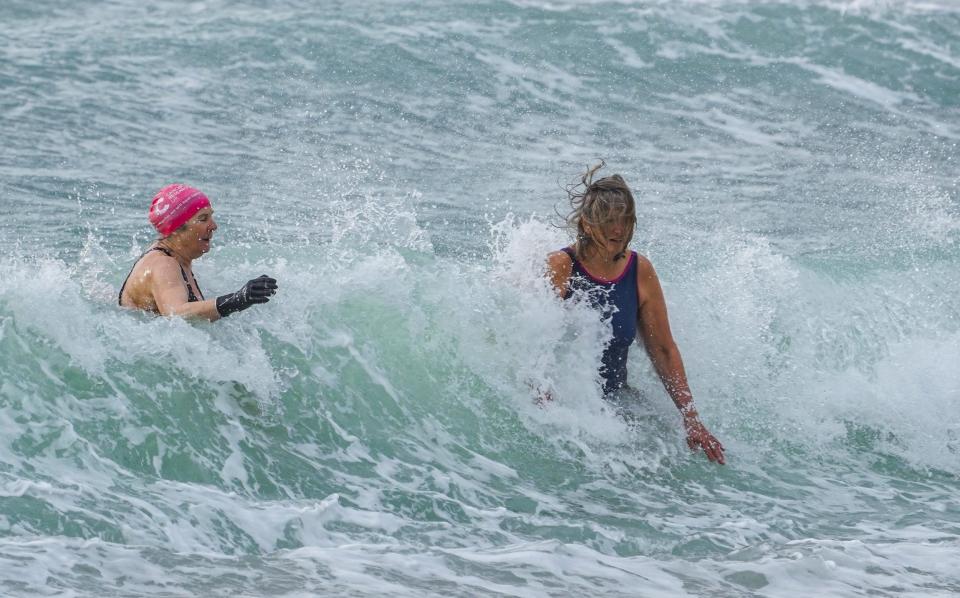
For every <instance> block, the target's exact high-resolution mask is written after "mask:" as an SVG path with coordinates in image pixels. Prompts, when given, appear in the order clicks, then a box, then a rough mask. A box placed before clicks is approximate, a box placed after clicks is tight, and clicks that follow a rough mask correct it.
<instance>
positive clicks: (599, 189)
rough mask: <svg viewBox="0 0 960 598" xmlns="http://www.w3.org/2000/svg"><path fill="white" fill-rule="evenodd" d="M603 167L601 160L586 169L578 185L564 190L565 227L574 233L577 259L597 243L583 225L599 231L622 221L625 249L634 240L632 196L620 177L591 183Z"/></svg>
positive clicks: (633, 203) (635, 218) (634, 204)
mask: <svg viewBox="0 0 960 598" xmlns="http://www.w3.org/2000/svg"><path fill="white" fill-rule="evenodd" d="M604 166H606V163H605V162H604V161H603V160H601V161H600V163H599V164H597V165H596V166H593V167H591V168H589V169H588V170H587V172H585V173H584V174H583V176H581V177H580V181H579V182H576V183H573V184H571V185H569V186H568V187H567V188H566V191H567V195H568V196H569V199H570V212H569V214H567V225H568V226H569V227H570V228H571V229H573V230H576V231H577V240H576V243H575V244H574V250H575V251H576V254H577V255H578V256H580V255H583V252H584V251H585V250H586V249H588V248H589V247H590V246H591V245H594V244H596V240H594V239H593V237H591V236H590V235H589V234H588V233H587V231H586V228H585V226H584V225H586V226H589V227H591V228H592V229H594V230H597V229H601V230H602V229H603V228H604V227H605V226H608V225H609V224H610V223H612V222H618V221H622V222H625V223H626V225H627V227H628V230H627V235H626V238H625V239H624V240H625V241H626V242H625V243H624V247H627V246H629V245H630V241H631V240H632V239H633V231H634V229H635V228H636V224H637V211H636V202H635V201H634V199H633V193H632V192H631V191H630V187H628V186H627V183H626V181H624V180H623V177H621V176H620V175H619V174H614V175H611V176H607V177H603V178H600V179H596V180H594V178H593V177H594V175H595V174H596V173H597V171H599V170H600V169H601V168H603V167H604ZM622 255H623V253H622V252H621V253H620V254H618V255H617V256H616V257H615V258H614V259H619V258H620V256H622Z"/></svg>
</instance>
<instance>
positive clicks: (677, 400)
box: [637, 255, 724, 464]
mask: <svg viewBox="0 0 960 598" xmlns="http://www.w3.org/2000/svg"><path fill="white" fill-rule="evenodd" d="M637 297H638V300H639V304H640V313H639V330H640V335H641V338H642V339H643V344H644V348H646V350H647V355H649V356H650V360H651V361H652V362H653V367H654V369H655V370H656V371H657V375H658V376H659V377H660V380H661V381H662V382H663V386H664V388H665V389H666V390H667V393H668V394H669V395H670V398H671V399H672V400H673V403H674V404H675V405H676V406H677V409H679V410H680V413H681V415H682V416H683V427H684V429H685V430H686V433H687V444H689V445H690V448H692V449H696V448H698V447H700V448H702V449H703V451H704V452H705V453H706V454H707V458H708V459H710V460H711V461H716V462H717V463H720V464H723V463H724V456H723V445H722V444H720V441H719V440H717V439H716V438H714V436H713V435H712V434H711V433H710V432H709V431H708V430H707V428H706V427H705V426H704V425H703V423H702V422H701V421H700V417H699V414H698V413H697V409H696V407H695V406H694V404H693V395H692V394H691V393H690V386H689V384H688V383H687V374H686V372H685V371H684V369H683V358H682V357H680V350H679V349H677V344H676V343H675V342H674V340H673V335H672V334H671V333H670V321H669V319H668V317H667V304H666V301H665V300H664V298H663V289H662V288H661V287H660V280H659V279H658V278H657V273H656V271H655V270H654V269H653V264H651V263H650V260H648V259H647V258H645V257H641V256H639V255H638V256H637Z"/></svg>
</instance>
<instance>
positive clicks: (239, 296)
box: [217, 274, 277, 318]
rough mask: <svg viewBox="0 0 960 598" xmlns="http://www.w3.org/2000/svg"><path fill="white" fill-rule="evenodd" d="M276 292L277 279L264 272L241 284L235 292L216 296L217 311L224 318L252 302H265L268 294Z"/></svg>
mask: <svg viewBox="0 0 960 598" xmlns="http://www.w3.org/2000/svg"><path fill="white" fill-rule="evenodd" d="M276 292H277V280H276V279H275V278H270V277H269V276H267V275H266V274H264V275H263V276H261V277H260V278H254V279H253V280H251V281H250V282H248V283H247V284H245V285H243V288H241V289H240V290H239V291H237V292H236V293H230V294H228V295H220V296H219V297H217V312H219V313H220V317H221V318H225V317H227V316H229V315H230V314H232V313H233V312H235V311H243V310H245V309H247V308H248V307H250V306H251V305H253V304H254V303H266V302H267V301H270V296H271V295H273V294H274V293H276Z"/></svg>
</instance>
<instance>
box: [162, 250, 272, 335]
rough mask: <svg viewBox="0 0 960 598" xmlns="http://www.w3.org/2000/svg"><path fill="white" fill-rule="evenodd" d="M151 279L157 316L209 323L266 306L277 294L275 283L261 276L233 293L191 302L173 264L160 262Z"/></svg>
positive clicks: (169, 261) (181, 277) (165, 261)
mask: <svg viewBox="0 0 960 598" xmlns="http://www.w3.org/2000/svg"><path fill="white" fill-rule="evenodd" d="M151 279H152V283H153V297H154V301H155V302H156V304H157V311H159V312H160V314H161V315H164V316H180V317H182V318H205V319H207V320H210V321H211V322H212V321H214V320H219V319H220V318H222V317H226V316H229V315H230V314H232V313H234V312H238V311H243V310H245V309H247V308H248V307H250V306H252V305H256V304H258V303H266V302H267V301H269V300H270V297H272V296H273V295H274V293H276V292H277V281H276V280H275V279H273V278H270V277H269V276H267V275H266V274H264V275H262V276H260V277H258V278H254V279H252V280H250V281H248V282H247V284H245V285H243V286H242V287H241V288H240V290H239V291H237V292H235V293H228V294H226V295H221V296H219V297H217V298H216V299H206V300H204V301H193V302H191V301H189V298H188V293H187V288H186V287H185V286H184V282H183V276H182V274H181V273H180V267H179V266H178V265H177V263H176V262H175V261H173V260H160V263H159V264H158V267H157V268H155V269H154V271H153V273H152V277H151Z"/></svg>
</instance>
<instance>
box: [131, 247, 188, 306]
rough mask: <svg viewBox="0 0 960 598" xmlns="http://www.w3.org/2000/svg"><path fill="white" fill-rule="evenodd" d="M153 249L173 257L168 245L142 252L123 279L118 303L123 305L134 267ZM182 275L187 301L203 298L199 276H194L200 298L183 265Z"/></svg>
mask: <svg viewBox="0 0 960 598" xmlns="http://www.w3.org/2000/svg"><path fill="white" fill-rule="evenodd" d="M151 251H159V252H161V253H163V254H164V255H166V256H167V257H173V253H171V252H170V250H169V249H167V248H166V247H160V246H159V245H157V246H156V247H151V248H150V249H148V250H146V251H144V252H143V253H141V254H140V257H138V258H137V261H136V262H134V263H133V267H132V268H130V272H128V273H127V277H126V278H125V279H124V280H123V284H122V285H121V286H120V295H118V296H117V305H122V303H123V289H124V288H126V286H127V281H129V280H130V275H131V274H133V268H136V267H137V263H138V262H139V261H140V260H141V259H143V256H145V255H147V254H148V253H150V252H151ZM174 259H176V258H174ZM177 265H178V266H180V262H177ZM180 276H182V277H183V282H184V284H186V285H187V301H188V302H190V303H193V302H195V301H201V300H203V291H201V290H200V283H199V282H197V277H196V276H194V277H193V281H194V282H195V283H196V285H197V291H198V292H199V293H200V299H197V296H196V295H195V294H194V293H193V287H192V286H190V281H189V280H188V279H187V271H186V270H184V269H183V266H180Z"/></svg>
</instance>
